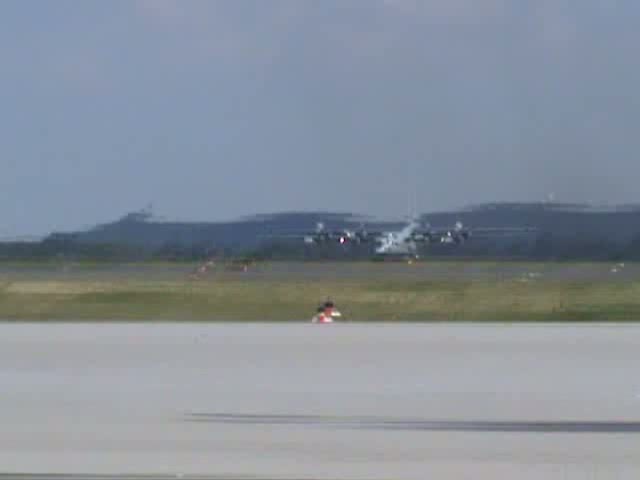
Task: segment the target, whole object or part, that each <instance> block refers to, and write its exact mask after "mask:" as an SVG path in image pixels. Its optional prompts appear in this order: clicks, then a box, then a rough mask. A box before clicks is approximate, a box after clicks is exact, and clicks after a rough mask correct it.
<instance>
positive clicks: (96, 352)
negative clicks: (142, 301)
mask: <svg viewBox="0 0 640 480" xmlns="http://www.w3.org/2000/svg"><path fill="white" fill-rule="evenodd" d="M638 365H640V326H627V325H624V326H623V325H608V326H604V325H603V326H599V325H589V326H575V325H570V326H569V325H554V326H534V325H517V326H516V325H479V326H475V325H389V324H377V325H358V324H345V325H339V324H334V325H310V324H304V325H275V324H271V325H259V324H233V325H230V324H229V325H225V324H212V325H206V324H158V325H154V324H103V325H97V324H77V325H70V324H56V325H44V324H2V325H0V385H1V386H2V391H1V392H2V393H1V395H0V426H1V428H0V471H2V473H3V475H0V480H6V479H8V478H12V474H16V473H28V474H30V475H31V477H29V478H37V479H40V480H44V479H45V478H52V477H51V474H56V473H64V474H76V475H78V476H77V477H76V478H94V479H96V478H105V477H104V476H105V475H111V477H109V478H114V479H115V478H121V479H125V478H148V479H151V478H171V477H173V478H176V475H182V478H185V479H186V478H189V476H191V478H195V477H194V476H197V475H202V476H206V477H200V478H228V476H233V477H236V478H316V479H325V478H326V479H329V478H331V479H356V478H358V479H392V478H393V479H396V478H399V479H424V478H438V479H442V478H445V479H468V478H474V479H476V478H487V479H513V478H518V479H540V478H545V479H563V480H566V479H584V478H589V479H611V478H613V479H636V478H639V476H640V376H639V375H638V371H637V369H638ZM83 474H92V475H93V477H86V476H83ZM34 475H35V476H34ZM140 475H142V476H144V477H140ZM135 476H137V477H135Z"/></svg>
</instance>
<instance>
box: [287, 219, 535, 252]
mask: <svg viewBox="0 0 640 480" xmlns="http://www.w3.org/2000/svg"><path fill="white" fill-rule="evenodd" d="M529 231H533V229H530V228H528V227H507V228H473V229H470V228H465V227H464V226H463V224H462V223H461V222H456V224H455V225H454V226H452V227H437V228H433V227H431V226H430V225H429V224H426V225H423V224H422V223H421V222H420V221H419V220H418V218H417V217H409V221H408V223H407V225H406V226H404V227H403V228H401V229H400V230H397V231H387V232H384V231H369V230H367V229H366V228H365V226H364V224H361V226H360V228H359V229H335V230H328V229H326V228H325V225H324V223H322V222H318V223H317V224H316V229H315V230H314V231H312V232H303V233H295V234H284V235H276V236H277V237H280V238H297V239H302V240H303V241H304V243H306V244H310V245H321V244H331V243H335V244H339V245H346V244H374V245H375V249H374V252H375V254H376V255H387V256H393V255H400V256H407V255H409V256H416V252H417V246H418V245H428V244H433V243H441V244H453V245H459V244H461V243H464V242H465V241H467V240H468V239H469V238H470V237H471V236H472V235H478V236H487V235H505V234H506V235H509V234H522V233H526V232H529Z"/></svg>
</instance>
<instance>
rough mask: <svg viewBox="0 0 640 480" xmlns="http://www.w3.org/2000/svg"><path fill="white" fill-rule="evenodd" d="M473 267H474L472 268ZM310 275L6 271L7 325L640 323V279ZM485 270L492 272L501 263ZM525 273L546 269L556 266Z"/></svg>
mask: <svg viewBox="0 0 640 480" xmlns="http://www.w3.org/2000/svg"><path fill="white" fill-rule="evenodd" d="M465 265H466V266H465V267H464V268H466V269H468V268H470V267H469V265H468V262H467V264H465ZM511 266H513V265H511ZM500 267H501V268H504V264H502V265H501V266H500ZM158 268H161V267H158ZM305 268H306V267H300V269H299V272H298V274H295V275H294V274H292V275H291V277H290V278H288V277H287V275H283V274H280V275H275V274H274V275H270V274H269V273H268V271H266V273H265V274H264V275H257V276H252V275H251V274H249V275H248V276H243V274H241V273H240V274H239V273H231V272H228V273H224V272H222V273H216V274H213V275H209V276H203V277H201V278H198V279H194V278H190V277H189V276H188V275H183V274H182V273H175V272H172V273H171V275H168V276H162V275H151V274H147V275H144V276H141V277H132V276H127V275H124V274H120V276H115V275H114V274H113V272H111V271H107V272H102V273H100V272H99V271H98V273H95V272H93V269H87V271H89V270H91V271H92V272H93V273H92V274H91V275H88V274H87V271H85V270H82V269H81V270H79V271H78V272H76V273H72V274H69V273H68V272H67V273H65V274H61V273H57V272H55V271H54V272H48V273H46V274H44V273H43V274H40V275H39V274H38V272H37V270H34V271H31V273H29V274H28V275H25V274H24V273H21V274H20V275H18V274H15V272H9V273H7V272H3V273H2V275H1V276H0V319H3V320H69V321H83V320H122V321H125V320H127V321H130V320H185V321H187V320H190V321H222V320H225V321H263V320H264V321H294V320H297V321H300V320H308V319H310V318H311V316H312V315H313V313H314V310H315V307H316V306H317V304H318V302H320V301H322V300H323V299H325V298H326V297H327V296H330V297H331V298H333V299H334V300H335V302H336V303H337V305H338V307H339V308H340V310H342V312H343V313H344V315H345V318H346V319H347V320H353V321H377V320H384V321H632V320H636V319H640V278H639V279H638V280H635V279H633V280H631V281H610V280H608V277H602V278H599V277H594V278H585V279H584V280H581V279H575V278H568V279H565V280H562V279H560V280H558V279H554V278H551V279H545V278H542V279H536V280H531V281H523V280H522V279H520V278H518V277H516V276H513V275H512V276H501V275H498V274H488V275H485V276H479V277H477V278H476V277H474V278H473V279H467V278H466V277H465V272H466V271H467V270H464V271H463V270H461V268H462V267H461V265H460V263H458V262H452V263H451V265H449V266H447V265H446V264H444V266H442V265H441V268H442V269H444V270H446V271H447V272H449V271H451V272H457V271H458V270H460V272H458V274H457V275H458V276H457V277H455V278H435V277H434V278H431V277H429V276H428V275H424V276H421V275H414V276H410V275H395V276H387V275H386V274H385V271H386V270H385V269H386V268H389V267H385V266H375V269H374V270H371V267H370V266H366V265H365V266H357V265H356V266H352V267H350V268H353V269H356V270H355V272H356V273H358V270H357V269H359V268H362V269H365V268H366V269H368V270H363V272H362V275H352V276H350V277H345V276H340V275H337V276H336V277H332V276H331V275H330V274H324V275H318V276H308V277H305V276H304V275H302V274H300V272H305V271H306V270H305ZM313 268H314V267H313V266H310V267H309V269H311V270H313ZM396 268H397V267H396ZM478 268H481V269H487V268H493V264H486V265H484V266H480V267H478ZM527 268H528V269H529V270H532V271H544V270H545V268H548V266H547V265H545V264H538V265H528V266H527ZM585 268H586V267H585ZM456 269H458V270H456ZM328 271H330V270H328ZM482 271H484V270H482ZM372 272H373V273H372Z"/></svg>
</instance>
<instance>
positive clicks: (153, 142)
mask: <svg viewBox="0 0 640 480" xmlns="http://www.w3.org/2000/svg"><path fill="white" fill-rule="evenodd" d="M32 5H33V4H32ZM637 5H638V4H637V3H636V2H631V1H621V2H618V3H617V4H616V5H611V4H604V3H602V2H599V1H597V0H579V1H578V0H574V1H572V0H566V1H555V0H540V1H535V2H534V1H531V2H520V1H515V0H483V1H478V0H420V1H419V0H353V1H348V2H345V1H341V0H325V1H319V2H315V1H300V0H270V1H268V2H265V1H260V0H229V1H227V0H217V1H208V0H202V1H200V0H188V1H183V0H136V1H128V0H114V1H112V2H81V3H79V2H74V1H69V2H65V1H64V0H61V1H60V2H55V3H51V4H42V5H40V6H39V7H38V8H39V9H40V10H38V12H37V13H38V14H34V7H33V6H31V7H28V6H26V4H24V3H23V2H5V3H3V5H2V7H1V8H2V11H1V12H0V14H1V15H0V18H2V20H3V21H4V24H3V27H4V28H2V29H0V40H1V41H0V49H2V51H3V60H4V62H3V64H2V68H3V75H2V76H1V77H0V97H1V98H2V100H3V111H2V112H1V113H0V126H1V127H3V131H4V132H5V133H6V138H7V141H6V142H4V144H3V147H2V149H3V150H2V151H1V152H0V153H2V156H1V157H0V158H2V159H5V160H1V161H3V162H4V164H3V165H2V166H3V167H4V170H3V172H4V174H5V175H4V177H3V178H4V180H3V182H4V183H3V185H2V186H3V189H2V195H3V196H2V197H1V199H2V202H0V216H2V218H3V219H4V222H5V224H6V225H12V226H13V227H12V228H15V230H16V233H30V232H41V231H46V230H47V229H50V228H52V227H54V226H55V228H63V227H64V228H74V227H75V226H77V225H84V224H87V223H91V222H92V221H93V220H94V219H95V220H96V221H106V220H109V219H111V218H114V217H116V216H119V215H120V214H122V213H123V211H124V210H128V209H130V208H137V207H138V206H140V205H144V204H146V203H148V202H149V201H153V202H154V204H155V205H156V206H157V208H158V210H159V211H160V212H161V213H164V214H166V215H168V216H171V217H178V218H180V217H182V218H199V219H217V218H232V217H234V216H237V215H243V214H248V213H252V212H254V211H256V210H260V211H270V210H282V209H287V208H296V209H323V210H326V209H337V210H347V209H353V210H357V211H361V212H363V213H380V214H384V215H402V214H403V213H404V212H405V209H406V194H405V192H404V190H405V189H406V187H407V184H408V183H407V179H406V177H407V174H406V172H408V171H410V172H412V175H411V176H412V178H413V181H414V182H415V184H416V187H417V189H418V191H419V192H420V194H419V204H420V207H421V209H424V210H429V209H444V208H453V207H458V206H461V205H466V204H469V203H474V202H479V201H493V200H501V199H504V200H538V199H543V198H545V197H546V195H547V193H548V192H549V191H554V192H555V193H556V195H557V198H558V200H562V201H582V200H590V201H591V200H592V201H600V200H606V201H611V202H618V201H621V202H629V201H634V200H635V195H636V193H635V190H636V188H635V182H634V181H633V178H634V177H636V176H637V175H638V174H640V167H639V166H638V162H636V161H635V152H636V151H637V150H638V147H640V140H638V138H637V134H636V133H635V132H636V131H637V129H638V127H639V126H640V125H638V124H639V123H640V121H639V118H640V97H639V96H638V93H637V84H638V81H639V80H640V67H638V66H637V65H636V62H634V61H633V58H634V53H635V51H634V49H635V45H637V44H638V42H639V41H640V33H639V32H638V30H637V28H636V25H635V21H634V19H635V18H637V15H638V14H640V6H637ZM42 172H44V173H42ZM398 172H400V173H398ZM74 179H77V181H76V180H74ZM318 192H324V193H318ZM25 196H27V197H29V199H30V200H29V202H25V203H24V205H26V207H25V209H26V210H25V211H20V212H18V211H14V210H11V209H9V208H8V207H3V205H8V204H11V202H12V199H15V198H21V197H25ZM80 204H81V205H80ZM27 207H28V208H27ZM3 209H4V210H3Z"/></svg>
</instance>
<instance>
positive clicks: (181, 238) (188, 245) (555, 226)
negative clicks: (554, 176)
mask: <svg viewBox="0 0 640 480" xmlns="http://www.w3.org/2000/svg"><path fill="white" fill-rule="evenodd" d="M421 219H422V221H423V222H425V223H427V222H428V223H430V224H431V225H432V226H434V227H439V226H452V225H454V224H455V222H457V221H461V222H462V223H463V224H464V225H465V226H467V227H470V228H474V227H490V228H491V227H512V226H523V227H524V226H527V227H533V228H536V229H537V233H536V234H534V235H525V236H516V237H500V238H498V237H494V238H473V239H472V241H470V242H468V243H467V244H465V245H464V246H462V247H459V248H456V249H452V248H450V247H448V248H445V247H441V246H432V247H430V248H429V251H428V252H427V253H428V254H432V255H472V256H496V255H498V256H500V255H513V256H525V257H529V256H531V257H540V258H546V257H562V258H574V257H575V258H582V257H584V258H610V257H612V258H613V257H619V256H623V257H633V256H635V253H634V252H635V250H636V248H638V250H640V207H638V206H633V205H631V206H622V207H617V208H606V209H605V208H595V207H591V206H588V205H579V204H557V203H492V204H483V205H478V206H473V207H470V208H466V209H462V210H459V211H452V212H437V213H429V214H423V215H421ZM318 222H323V223H324V224H325V225H326V227H327V228H329V229H342V228H352V229H353V228H358V227H359V226H360V225H361V224H363V223H364V225H365V226H366V228H368V229H369V230H392V229H397V228H398V227H400V226H401V225H402V224H403V222H401V221H399V222H382V221H376V220H375V219H371V218H368V217H362V216H358V215H355V214H352V213H336V212H288V213H274V214H260V215H255V216H251V217H247V218H242V219H239V220H236V221H232V222H167V221H161V220H158V219H155V218H154V217H153V216H152V215H150V214H149V213H147V212H135V213H131V214H128V215H125V216H124V217H122V218H120V219H118V220H116V221H114V222H111V223H107V224H103V225H98V226H96V227H94V228H92V229H89V230H87V231H81V232H71V233H54V234H52V235H50V236H49V237H48V238H47V239H46V240H45V242H56V243H64V244H67V245H68V244H74V245H85V246H86V245H98V244H99V245H119V246H125V247H131V248H137V249H145V250H150V251H158V250H162V249H165V250H171V249H175V250H180V249H198V251H226V252H231V253H242V252H250V251H256V250H260V249H264V248H269V249H271V250H273V249H277V247H276V246H277V245H280V246H281V247H282V248H284V246H288V247H289V248H294V249H295V248H302V247H301V245H300V243H301V242H298V243H297V244H293V243H292V242H290V241H285V240H276V238H275V237H277V236H278V235H286V234H292V233H301V232H310V231H313V229H314V228H315V225H316V223H318ZM285 251H286V249H285Z"/></svg>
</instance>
